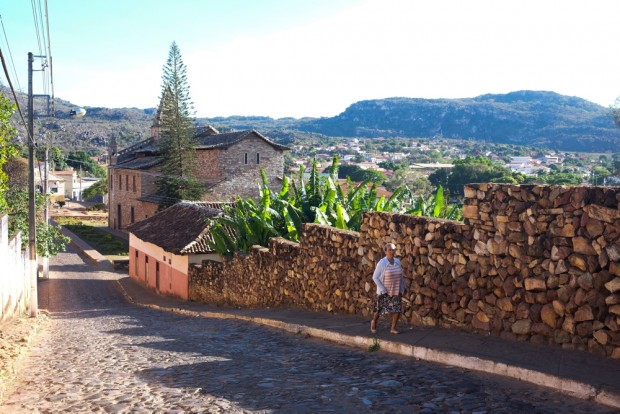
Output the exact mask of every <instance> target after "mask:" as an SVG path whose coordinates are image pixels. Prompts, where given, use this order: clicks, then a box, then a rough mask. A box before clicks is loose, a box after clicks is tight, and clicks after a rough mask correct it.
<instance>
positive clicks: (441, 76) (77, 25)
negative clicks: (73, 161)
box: [0, 0, 620, 118]
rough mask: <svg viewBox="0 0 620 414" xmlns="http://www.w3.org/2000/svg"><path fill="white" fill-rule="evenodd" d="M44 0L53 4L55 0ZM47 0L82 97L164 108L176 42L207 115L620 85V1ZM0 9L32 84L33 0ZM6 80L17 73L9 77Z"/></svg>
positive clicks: (63, 70) (83, 101) (63, 60)
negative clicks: (164, 80)
mask: <svg viewBox="0 0 620 414" xmlns="http://www.w3.org/2000/svg"><path fill="white" fill-rule="evenodd" d="M34 2H35V3H41V4H42V5H43V8H44V5H45V1H44V0H35V1H34ZM7 3H8V4H7ZM47 6H48V16H49V26H50V39H51V52H52V53H51V55H52V57H53V80H54V92H55V96H56V97H57V98H60V99H64V100H68V101H71V102H72V103H74V104H75V105H78V106H104V107H138V108H148V107H155V106H157V104H158V98H159V95H160V90H161V75H162V67H163V65H164V64H165V62H166V59H167V56H168V50H169V47H170V44H171V43H172V42H173V41H176V42H177V44H178V45H179V47H180V50H181V53H182V56H183V60H184V62H185V64H186V66H187V70H188V80H189V85H190V94H191V97H192V100H193V101H194V104H195V109H196V115H197V116H200V117H214V116H231V115H259V116H271V117H274V118H279V117H286V116H292V117H295V118H299V117H303V116H312V117H319V116H335V115H337V114H339V113H341V112H343V111H344V110H345V109H346V107H347V106H349V105H350V104H352V103H354V102H356V101H359V100H364V99H380V98H387V97H393V96H405V97H413V98H464V97H473V96H478V95H482V94H485V93H507V92H511V91H515V90H522V89H532V90H551V91H555V92H558V93H561V94H564V95H570V96H578V97H581V98H584V99H588V100H590V101H592V102H595V103H598V104H600V105H603V106H610V105H612V104H613V103H614V101H615V99H616V98H617V97H618V96H620V58H618V56H617V49H618V48H617V45H618V39H620V25H619V24H618V22H617V19H618V16H620V1H616V0H584V1H576V0H561V1H559V0H558V1H555V0H518V1H516V0H502V1H498V0H468V1H462V0H433V1H431V0H426V1H421V0H225V1H224V0H175V1H160V0H105V1H104V0H88V1H82V2H76V1H69V0H48V2H47ZM0 15H1V16H2V23H3V25H4V33H2V32H0V47H1V48H2V51H3V54H4V55H5V59H7V60H8V62H7V63H8V64H9V66H11V71H10V75H11V79H12V81H13V83H14V84H15V86H17V80H18V81H19V84H20V85H21V87H22V90H25V89H26V88H27V80H28V77H27V53H28V52H33V53H35V54H39V52H38V46H37V44H38V43H37V38H36V30H35V25H34V19H33V11H32V2H31V1H27V0H11V1H8V0H7V1H4V2H3V4H2V5H1V6H0ZM5 33H6V37H5ZM7 40H8V44H7ZM9 48H10V56H12V58H13V59H12V61H10V59H9V58H10V56H9V53H8V52H9V50H8V49H9ZM36 64H37V62H35V66H36ZM13 65H14V66H15V69H16V72H17V80H16V79H14V76H15V75H14V74H13V70H12V66H13ZM0 80H1V81H2V83H3V84H6V77H5V76H4V74H0ZM43 83H44V82H43V80H42V77H40V76H35V84H34V92H35V93H43V92H44V88H45V85H43Z"/></svg>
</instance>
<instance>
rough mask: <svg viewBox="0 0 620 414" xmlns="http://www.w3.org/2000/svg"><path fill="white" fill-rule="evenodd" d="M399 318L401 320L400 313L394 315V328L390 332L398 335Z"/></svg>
mask: <svg viewBox="0 0 620 414" xmlns="http://www.w3.org/2000/svg"><path fill="white" fill-rule="evenodd" d="M398 318H400V312H396V313H393V314H392V328H391V330H390V332H392V333H398V330H397V329H396V324H397V323H398Z"/></svg>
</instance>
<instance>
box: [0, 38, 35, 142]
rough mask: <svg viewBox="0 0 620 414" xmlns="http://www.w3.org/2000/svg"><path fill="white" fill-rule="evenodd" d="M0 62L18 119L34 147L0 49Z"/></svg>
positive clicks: (32, 138)
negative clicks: (13, 100) (0, 62)
mask: <svg viewBox="0 0 620 414" xmlns="http://www.w3.org/2000/svg"><path fill="white" fill-rule="evenodd" d="M0 60H2V68H3V69H4V75H5V76H6V80H7V81H8V83H9V87H10V88H11V92H12V93H13V98H14V99H15V106H17V112H19V117H20V118H21V120H22V123H23V124H24V127H25V128H26V133H27V134H28V140H29V141H30V143H31V144H32V145H33V146H34V137H33V136H32V135H31V134H30V128H28V123H27V122H26V120H25V119H24V115H23V113H22V109H21V107H20V106H19V101H18V99H17V94H16V93H15V89H14V88H13V83H12V82H11V77H10V76H9V71H8V70H7V68H6V62H5V61H4V54H2V49H0Z"/></svg>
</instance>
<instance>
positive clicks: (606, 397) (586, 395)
mask: <svg viewBox="0 0 620 414" xmlns="http://www.w3.org/2000/svg"><path fill="white" fill-rule="evenodd" d="M117 283H118V285H119V287H120V289H121V291H122V292H123V295H124V296H125V298H127V300H128V301H129V302H131V303H133V304H135V305H137V306H142V307H145V308H150V309H155V310H159V311H166V312H175V313H179V314H182V315H187V316H192V317H203V318H214V319H237V320H242V321H246V322H251V323H256V324H259V325H264V326H269V327H272V328H276V329H280V330H283V331H285V332H289V333H292V334H297V335H299V334H301V335H308V336H311V337H313V338H318V339H324V340H327V341H330V342H335V343H338V344H340V345H346V346H352V347H355V348H361V349H366V350H367V349H368V348H369V347H370V346H372V345H374V344H375V343H379V345H380V349H381V350H382V351H386V352H390V353H393V354H398V355H402V356H406V357H411V358H415V359H417V360H423V361H428V362H434V363H439V364H442V365H450V366H454V367H458V368H464V369H469V370H472V371H479V372H484V373H487V374H494V375H501V376H504V377H509V378H513V379H518V380H521V381H526V382H529V383H532V384H535V385H541V386H544V387H549V388H552V389H555V390H557V391H559V392H561V393H563V394H566V395H569V396H571V397H576V398H580V399H583V400H588V401H594V402H596V403H599V404H604V405H607V406H610V407H613V408H618V409H620V395H618V394H616V393H612V392H608V391H605V390H601V389H597V388H596V387H594V386H592V385H590V384H586V383H583V382H579V381H574V380H570V379H566V378H561V377H557V376H555V375H551V374H545V373H542V372H538V371H534V370H531V369H527V368H522V367H517V366H512V365H508V364H504V363H498V362H495V361H491V360H485V359H481V358H478V357H468V356H463V355H460V354H454V353H450V352H444V351H438V350H435V349H431V348H426V347H422V346H415V345H409V344H403V343H399V342H394V341H389V340H383V339H381V340H379V339H377V338H374V337H367V336H352V335H345V334H341V333H338V332H332V331H327V330H324V329H319V328H313V327H309V326H306V325H300V324H295V323H288V322H283V321H278V320H274V319H267V318H260V317H252V316H247V315H236V314H232V313H224V312H211V311H192V310H187V309H181V308H174V307H166V306H159V305H153V304H144V303H140V302H139V301H137V300H136V299H135V298H133V297H132V296H131V295H130V294H129V293H128V292H127V291H126V290H125V288H124V287H123V285H122V284H121V283H120V281H118V280H117Z"/></svg>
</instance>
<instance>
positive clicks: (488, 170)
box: [428, 155, 523, 195]
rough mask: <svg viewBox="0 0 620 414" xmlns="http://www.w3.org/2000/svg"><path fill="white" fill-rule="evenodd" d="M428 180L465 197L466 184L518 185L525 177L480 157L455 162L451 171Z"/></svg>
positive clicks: (443, 172) (434, 174)
mask: <svg viewBox="0 0 620 414" xmlns="http://www.w3.org/2000/svg"><path fill="white" fill-rule="evenodd" d="M428 178H429V180H430V181H431V183H433V185H435V186H439V185H440V184H441V185H443V186H444V188H446V189H448V190H449V192H450V194H452V195H463V189H464V186H465V185H466V184H470V183H488V182H493V183H513V184H517V183H519V182H520V180H522V178H523V177H521V176H519V175H516V174H515V173H513V172H512V171H510V170H509V169H508V168H506V167H504V166H503V165H501V164H499V163H497V162H493V161H491V160H490V159H488V158H487V157H483V156H480V155H479V156H477V157H471V156H468V157H466V158H464V159H462V160H455V161H454V167H452V168H451V169H449V170H447V169H446V171H442V169H440V170H437V171H435V172H433V173H432V174H431V175H430V176H429V177H428Z"/></svg>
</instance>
